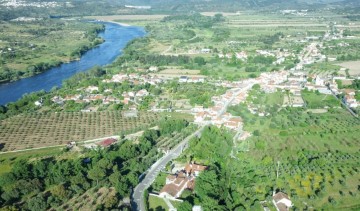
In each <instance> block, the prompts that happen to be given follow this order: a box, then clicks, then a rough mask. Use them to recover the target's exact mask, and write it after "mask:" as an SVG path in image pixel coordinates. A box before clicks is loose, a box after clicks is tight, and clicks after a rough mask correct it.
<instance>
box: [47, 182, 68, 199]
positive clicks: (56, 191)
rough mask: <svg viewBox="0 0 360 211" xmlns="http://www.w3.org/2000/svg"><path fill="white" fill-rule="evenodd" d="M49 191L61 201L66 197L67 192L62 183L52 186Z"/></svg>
mask: <svg viewBox="0 0 360 211" xmlns="http://www.w3.org/2000/svg"><path fill="white" fill-rule="evenodd" d="M50 192H51V194H52V195H53V196H55V197H56V198H58V199H60V200H61V201H64V200H65V199H66V198H68V194H67V192H66V190H65V187H64V185H57V186H55V187H53V188H52V189H51V190H50Z"/></svg>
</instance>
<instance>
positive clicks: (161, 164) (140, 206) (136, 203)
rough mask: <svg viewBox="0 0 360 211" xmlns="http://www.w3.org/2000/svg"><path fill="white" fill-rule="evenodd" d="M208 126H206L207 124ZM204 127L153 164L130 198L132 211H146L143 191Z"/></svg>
mask: <svg viewBox="0 0 360 211" xmlns="http://www.w3.org/2000/svg"><path fill="white" fill-rule="evenodd" d="M207 125H208V124H207ZM207 125H204V126H202V127H200V128H199V129H198V130H197V131H195V132H194V133H192V134H191V135H190V136H188V137H186V138H185V139H184V140H183V141H182V142H181V143H180V144H178V145H177V146H176V147H175V148H174V149H172V150H171V151H170V152H169V153H167V154H166V155H164V156H163V157H162V158H160V159H159V160H158V161H157V162H156V163H154V164H153V165H152V166H151V167H150V169H148V171H147V174H146V176H145V178H144V179H143V180H142V181H141V182H140V183H139V184H138V185H137V186H136V187H135V189H134V191H133V194H132V197H131V206H132V208H133V210H140V211H146V209H145V199H144V191H145V190H146V189H148V188H149V186H150V185H151V184H152V183H153V182H154V180H155V178H156V177H157V175H158V174H159V172H160V171H161V170H162V169H163V168H165V166H166V164H167V163H168V162H170V161H171V160H173V159H175V158H177V157H179V155H180V154H181V152H182V150H183V148H184V147H186V145H187V143H188V142H189V141H190V139H192V138H193V137H195V136H199V135H200V134H201V133H202V131H203V130H204V128H205V127H206V126H207Z"/></svg>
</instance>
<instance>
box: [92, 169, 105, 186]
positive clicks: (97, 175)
mask: <svg viewBox="0 0 360 211" xmlns="http://www.w3.org/2000/svg"><path fill="white" fill-rule="evenodd" d="M104 177H105V170H104V169H102V168H99V167H97V166H95V167H94V168H92V169H91V170H90V171H89V172H88V178H89V179H91V180H96V185H99V180H101V179H103V178H104Z"/></svg>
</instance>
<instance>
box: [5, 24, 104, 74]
mask: <svg viewBox="0 0 360 211" xmlns="http://www.w3.org/2000/svg"><path fill="white" fill-rule="evenodd" d="M0 28H1V29H0V40H1V42H0V55H1V57H0V81H7V80H17V79H19V78H22V77H29V76H32V75H35V74H38V73H40V72H43V71H45V70H47V69H49V68H50V67H54V66H57V65H59V64H61V63H64V62H69V61H71V60H74V59H78V58H79V57H80V56H81V55H82V54H83V53H84V52H85V51H86V50H88V49H90V48H92V47H95V46H96V45H98V44H100V43H102V39H101V38H98V37H97V33H98V32H100V31H101V30H103V26H102V25H100V24H94V23H85V22H78V21H60V20H45V19H44V20H39V21H30V22H1V23H0Z"/></svg>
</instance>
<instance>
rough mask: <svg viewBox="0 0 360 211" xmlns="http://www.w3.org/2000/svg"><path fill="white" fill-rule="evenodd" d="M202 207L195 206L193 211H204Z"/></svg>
mask: <svg viewBox="0 0 360 211" xmlns="http://www.w3.org/2000/svg"><path fill="white" fill-rule="evenodd" d="M202 210H203V209H202V207H201V206H200V205H194V206H193V208H192V211H202Z"/></svg>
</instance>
